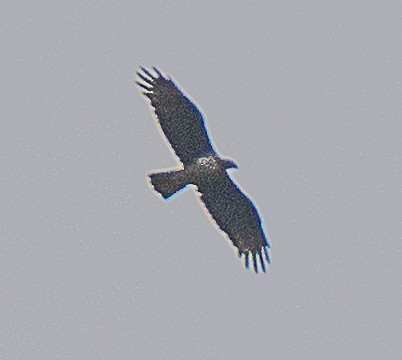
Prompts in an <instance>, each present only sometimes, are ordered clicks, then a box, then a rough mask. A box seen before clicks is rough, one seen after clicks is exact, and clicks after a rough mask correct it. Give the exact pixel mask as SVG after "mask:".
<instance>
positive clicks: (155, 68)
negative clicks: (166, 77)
mask: <svg viewBox="0 0 402 360" xmlns="http://www.w3.org/2000/svg"><path fill="white" fill-rule="evenodd" d="M152 69H153V70H154V71H155V72H156V73H157V74H158V76H159V77H161V78H163V75H162V72H161V71H160V70H159V69H158V68H157V67H156V66H152Z"/></svg>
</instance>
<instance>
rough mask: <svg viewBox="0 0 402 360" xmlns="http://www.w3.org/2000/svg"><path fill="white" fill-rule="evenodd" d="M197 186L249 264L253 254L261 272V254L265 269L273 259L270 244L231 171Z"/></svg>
mask: <svg viewBox="0 0 402 360" xmlns="http://www.w3.org/2000/svg"><path fill="white" fill-rule="evenodd" d="M197 186H198V191H199V192H200V193H201V200H202V202H203V203H204V204H205V207H206V208H207V210H208V211H209V213H210V214H211V216H212V218H213V219H214V220H215V222H216V224H217V225H218V226H219V228H220V229H221V230H222V231H224V232H225V233H226V234H227V235H228V237H229V239H230V240H231V241H232V242H233V244H234V245H235V246H236V247H237V248H238V250H239V256H240V257H241V256H242V255H243V254H244V255H245V265H246V267H247V268H248V267H249V256H250V254H251V258H252V261H253V266H254V270H255V272H258V265H257V257H259V259H260V264H261V269H262V270H263V271H264V272H265V261H267V263H268V264H269V263H270V258H269V254H268V249H269V247H270V245H269V243H268V241H267V238H266V236H265V234H264V231H263V229H262V226H261V219H260V216H259V215H258V212H257V209H256V207H255V206H254V204H253V203H252V202H251V200H250V199H249V198H248V197H247V196H246V195H245V194H243V192H242V191H241V190H240V189H239V188H238V187H237V186H236V184H235V183H234V182H233V180H232V179H231V178H230V177H229V175H228V174H227V172H224V173H222V175H220V176H219V177H214V178H213V180H211V181H208V180H206V181H203V183H202V184H197Z"/></svg>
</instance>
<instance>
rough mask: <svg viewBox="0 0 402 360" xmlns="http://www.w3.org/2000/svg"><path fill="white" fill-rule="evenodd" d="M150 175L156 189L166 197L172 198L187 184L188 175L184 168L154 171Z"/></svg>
mask: <svg viewBox="0 0 402 360" xmlns="http://www.w3.org/2000/svg"><path fill="white" fill-rule="evenodd" d="M148 176H149V177H150V179H151V184H152V186H153V187H154V189H155V190H156V191H157V192H158V193H159V194H161V195H162V196H163V197H164V198H165V199H168V198H170V197H171V196H172V195H173V194H174V193H176V192H178V191H180V190H181V189H183V188H184V187H185V186H186V185H187V176H186V173H185V172H184V170H177V171H168V172H160V173H153V174H149V175H148Z"/></svg>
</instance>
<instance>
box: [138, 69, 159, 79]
mask: <svg viewBox="0 0 402 360" xmlns="http://www.w3.org/2000/svg"><path fill="white" fill-rule="evenodd" d="M140 69H141V71H142V72H143V73H144V74H145V75H147V76H148V77H149V78H150V79H153V80H155V79H156V77H155V76H154V75H152V74H151V73H150V72H149V70H147V69H146V68H145V67H143V66H140Z"/></svg>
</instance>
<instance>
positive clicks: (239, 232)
mask: <svg viewBox="0 0 402 360" xmlns="http://www.w3.org/2000/svg"><path fill="white" fill-rule="evenodd" d="M141 70H142V72H138V73H137V74H138V76H139V78H140V79H141V80H142V82H137V84H138V85H139V86H141V87H142V88H143V89H144V90H145V92H144V95H145V96H147V97H148V98H149V99H150V100H151V105H152V107H153V108H154V109H155V114H156V116H157V118H158V121H159V124H160V127H161V129H162V131H163V133H164V134H165V136H166V138H167V140H168V141H169V143H170V144H171V146H172V148H173V150H174V152H175V154H176V155H177V156H178V157H179V159H180V161H181V163H182V165H183V168H182V169H177V170H172V171H167V172H157V173H152V174H149V177H150V179H151V183H152V185H153V187H154V189H155V190H156V191H157V192H158V193H160V194H161V195H162V196H163V197H164V198H165V199H168V198H170V197H171V196H172V195H173V194H174V193H176V192H178V191H180V190H181V189H183V188H185V187H186V186H187V185H189V184H193V185H196V186H197V190H198V192H199V193H200V194H201V196H200V199H201V201H202V203H203V204H204V205H205V207H206V209H207V210H208V212H209V213H210V214H211V216H212V218H213V219H214V221H215V222H216V224H217V225H218V226H219V228H220V229H221V230H222V231H223V232H224V233H226V234H227V236H228V237H229V239H230V240H231V241H232V242H233V244H234V245H235V246H236V247H237V248H238V251H239V256H243V254H244V257H245V264H246V267H248V266H249V260H250V259H249V257H250V254H251V260H252V261H253V266H254V270H255V271H256V272H258V265H257V258H259V262H260V266H261V269H262V270H263V271H264V272H265V270H266V268H265V261H266V262H268V263H269V262H270V258H269V254H268V248H269V243H268V241H267V239H266V236H265V234H264V231H263V229H262V225H261V220H260V217H259V215H258V212H257V210H256V208H255V206H254V204H253V203H252V202H251V200H250V199H249V198H248V197H247V196H246V195H245V194H244V193H243V192H242V191H241V190H240V189H239V188H238V186H237V185H236V184H235V183H234V182H233V180H232V179H231V178H230V176H229V174H228V172H227V170H228V169H230V168H237V165H236V164H235V163H234V162H233V161H232V160H230V159H225V158H222V157H220V156H219V155H218V154H217V152H216V151H215V149H214V148H213V147H212V145H211V142H210V140H209V138H208V133H207V130H206V128H205V124H204V120H203V117H202V115H201V113H200V111H199V110H198V108H197V107H196V106H195V105H194V104H193V103H192V102H191V101H190V100H189V99H188V98H187V97H186V96H184V94H183V93H182V92H181V91H180V90H179V89H178V87H177V86H176V85H175V84H174V83H173V81H172V80H171V79H167V78H165V77H164V76H163V75H162V74H161V72H160V71H159V70H158V69H156V68H154V70H155V73H156V75H155V74H152V73H151V72H149V71H148V70H146V69H144V68H141Z"/></svg>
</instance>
